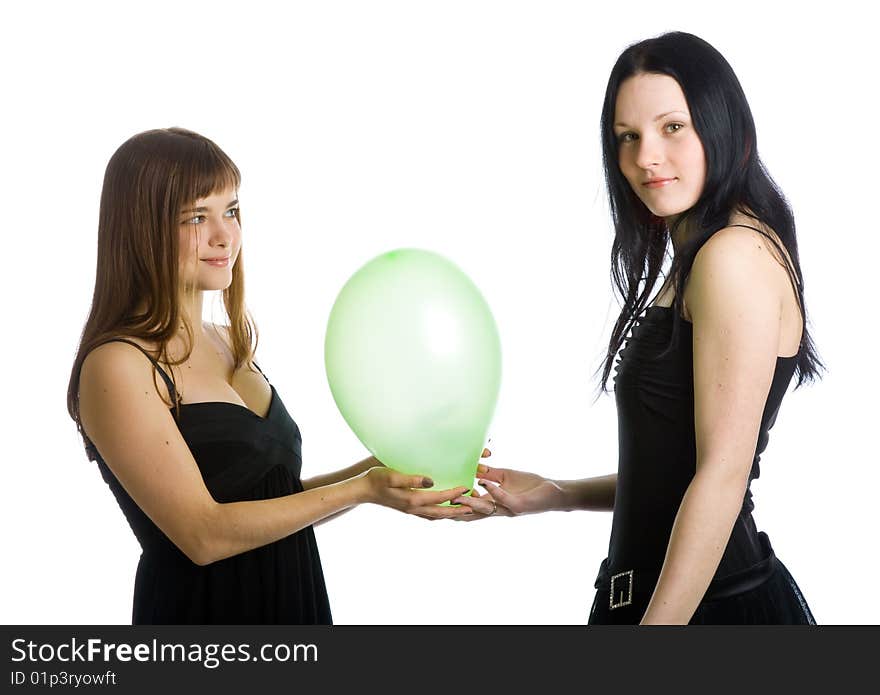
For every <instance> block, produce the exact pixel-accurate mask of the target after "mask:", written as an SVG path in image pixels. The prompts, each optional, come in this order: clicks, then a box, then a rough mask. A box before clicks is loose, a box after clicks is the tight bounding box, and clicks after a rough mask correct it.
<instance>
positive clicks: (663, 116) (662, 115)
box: [614, 110, 688, 128]
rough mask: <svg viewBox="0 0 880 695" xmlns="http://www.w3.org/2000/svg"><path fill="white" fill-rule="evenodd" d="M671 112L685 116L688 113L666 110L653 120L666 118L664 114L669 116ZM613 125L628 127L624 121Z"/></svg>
mask: <svg viewBox="0 0 880 695" xmlns="http://www.w3.org/2000/svg"><path fill="white" fill-rule="evenodd" d="M673 113H681V114H684V115H685V116H687V115H688V114H687V112H686V111H678V110H675V111H667V112H666V113H661V114H660V115H659V116H654V121H659V120H660V119H661V118H666V116H669V115H670V114H673ZM614 125H615V126H619V125H620V126H623V127H624V128H628V127H629V126H628V125H627V124H626V123H615V124H614Z"/></svg>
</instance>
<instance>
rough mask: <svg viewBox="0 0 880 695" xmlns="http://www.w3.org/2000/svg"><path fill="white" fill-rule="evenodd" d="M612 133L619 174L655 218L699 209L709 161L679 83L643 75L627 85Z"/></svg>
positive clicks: (623, 87) (622, 90)
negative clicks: (697, 203) (707, 161)
mask: <svg viewBox="0 0 880 695" xmlns="http://www.w3.org/2000/svg"><path fill="white" fill-rule="evenodd" d="M614 134H615V137H616V138H617V143H618V152H619V156H618V164H619V165H620V170H621V172H622V173H623V175H624V177H625V178H626V180H627V181H629V185H630V186H632V189H633V191H635V194H636V195H637V196H638V197H639V199H640V200H641V201H642V202H643V203H644V204H645V205H646V206H647V208H648V209H649V210H650V211H651V212H652V213H653V214H655V215H658V216H660V217H669V216H675V215H678V214H680V213H682V212H684V211H685V210H688V209H689V208H691V207H693V206H694V204H696V202H697V200H699V197H700V194H701V193H702V191H703V185H704V183H705V181H706V157H705V153H704V152H703V144H702V143H701V142H700V138H699V137H698V136H697V132H696V131H695V130H694V126H693V123H692V121H691V117H690V111H688V105H687V100H686V99H685V96H684V93H683V92H682V91H681V87H680V86H679V85H678V82H677V81H676V80H675V79H673V78H672V77H669V76H668V75H658V74H655V73H640V74H638V75H633V76H632V77H630V78H628V79H626V80H624V82H623V83H622V84H621V85H620V91H619V92H618V94H617V104H616V106H615V111H614Z"/></svg>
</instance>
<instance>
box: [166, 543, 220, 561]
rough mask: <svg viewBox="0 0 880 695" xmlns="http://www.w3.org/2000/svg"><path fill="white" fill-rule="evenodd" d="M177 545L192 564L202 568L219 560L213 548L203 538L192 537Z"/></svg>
mask: <svg viewBox="0 0 880 695" xmlns="http://www.w3.org/2000/svg"><path fill="white" fill-rule="evenodd" d="M175 545H176V546H177V548H178V550H180V552H182V553H183V554H184V555H186V557H187V559H188V560H189V561H190V562H192V563H193V564H194V565H199V566H200V567H204V566H205V565H210V564H211V563H212V562H216V561H217V560H218V559H219V558H218V557H217V555H216V553H215V552H214V551H213V548H212V547H211V546H210V544H209V543H207V542H206V540H205V539H204V538H203V537H202V538H198V537H191V538H188V539H186V540H185V541H181V542H180V543H175Z"/></svg>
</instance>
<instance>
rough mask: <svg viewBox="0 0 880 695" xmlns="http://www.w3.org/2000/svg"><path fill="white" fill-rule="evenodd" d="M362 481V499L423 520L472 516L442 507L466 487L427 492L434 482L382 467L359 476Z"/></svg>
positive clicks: (460, 510) (465, 509) (466, 489)
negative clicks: (464, 515)
mask: <svg viewBox="0 0 880 695" xmlns="http://www.w3.org/2000/svg"><path fill="white" fill-rule="evenodd" d="M358 479H359V480H360V481H362V490H363V492H362V499H363V501H365V502H372V503H373V504H380V505H382V506H383V507H390V508H391V509H397V510H398V511H401V512H405V513H407V514H415V515H416V516H421V517H423V518H426V519H441V518H445V519H448V518H454V517H457V516H461V515H463V514H469V513H471V510H470V509H469V508H468V507H442V506H439V505H442V504H443V503H444V502H446V503H448V502H449V501H450V500H452V499H455V498H458V497H460V496H462V495H464V494H465V493H467V492H468V488H465V487H456V488H452V489H451V490H440V491H434V490H428V489H426V488H431V487H433V485H434V481H433V480H431V479H430V478H427V477H425V476H422V475H411V474H408V473H401V472H400V471H395V470H393V469H391V468H387V467H385V466H376V467H375V468H370V469H369V470H367V471H364V472H363V473H361V474H360V475H359V476H358Z"/></svg>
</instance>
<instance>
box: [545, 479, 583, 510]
mask: <svg viewBox="0 0 880 695" xmlns="http://www.w3.org/2000/svg"><path fill="white" fill-rule="evenodd" d="M550 482H551V483H553V484H554V485H555V486H556V487H557V489H558V490H559V494H558V495H557V497H556V500H555V504H554V506H553V507H552V508H551V509H550V511H554V512H570V511H572V510H574V509H577V499H576V498H577V493H576V491H575V489H574V486H573V485H572V483H573V482H574V481H571V480H551V481H550Z"/></svg>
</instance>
